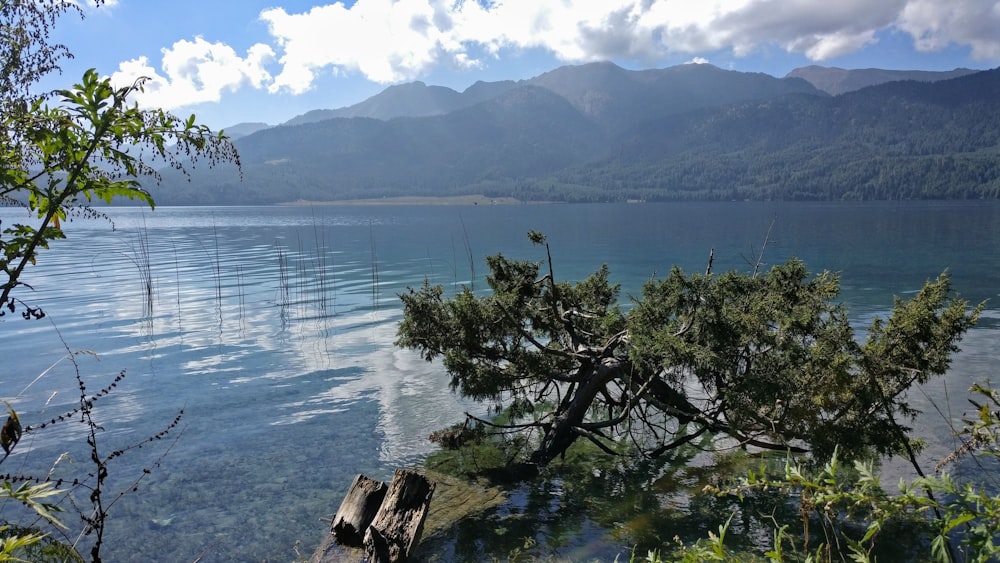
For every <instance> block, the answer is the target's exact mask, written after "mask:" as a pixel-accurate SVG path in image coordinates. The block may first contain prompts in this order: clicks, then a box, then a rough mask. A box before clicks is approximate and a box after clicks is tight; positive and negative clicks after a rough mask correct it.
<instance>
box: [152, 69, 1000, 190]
mask: <svg viewBox="0 0 1000 563" xmlns="http://www.w3.org/2000/svg"><path fill="white" fill-rule="evenodd" d="M446 90H447V89H443V90H432V89H430V87H427V86H426V85H423V84H422V83H411V85H409V86H405V87H397V88H394V89H387V91H388V92H389V93H390V96H389V97H386V98H383V99H382V100H381V101H380V102H385V101H387V100H388V101H392V100H395V101H396V103H394V104H388V105H386V104H382V105H379V106H378V107H388V108H393V109H392V111H394V112H396V113H399V112H400V111H401V109H400V108H409V109H408V110H407V111H416V110H419V111H429V109H428V108H430V109H434V108H436V109H434V111H435V112H436V113H433V114H432V115H422V116H405V115H397V116H396V117H392V118H390V119H377V118H373V117H340V118H333V119H326V120H321V121H314V122H306V123H300V124H285V125H281V126H277V127H273V128H269V129H263V130H260V131H257V132H255V133H253V134H250V135H247V136H246V137H241V138H239V139H236V140H235V143H236V145H237V148H238V149H239V151H240V154H241V161H242V163H243V181H242V183H239V182H238V181H236V180H235V179H234V177H235V174H234V173H233V171H232V170H230V171H228V172H227V171H226V170H216V171H199V172H198V173H197V174H196V175H195V177H193V178H192V181H191V182H190V183H182V182H179V181H177V179H176V178H173V177H171V175H170V174H169V173H167V174H165V176H164V185H163V186H162V188H157V189H156V190H155V194H154V195H155V196H156V197H157V201H159V202H161V203H166V204H171V203H174V204H183V203H248V204H259V203H276V202H281V201H297V200H311V201H317V200H338V199H370V198H381V197H392V196H429V195H436V196H441V195H445V196H447V195H467V194H483V195H487V196H491V197H515V198H518V199H522V200H547V201H549V200H560V201H619V200H624V199H642V200H677V199H814V200H823V199H871V198H874V199H900V198H921V197H963V198H964V197H998V195H1000V158H998V157H1000V140H998V139H997V135H998V134H997V133H996V132H997V131H1000V117H997V116H1000V101H997V100H1000V70H993V71H981V72H977V73H973V74H966V75H963V76H959V77H957V78H951V79H944V80H939V81H934V82H917V81H912V80H909V81H898V82H886V83H882V84H879V85H874V86H868V87H865V88H862V89H859V90H855V91H852V92H849V93H845V94H841V95H838V96H831V95H830V94H828V93H826V92H824V91H821V90H819V89H817V88H816V87H815V86H813V85H812V84H811V83H809V82H807V81H806V80H805V79H802V78H799V77H791V78H782V79H778V78H775V77H771V76H769V75H765V74H759V73H739V72H735V71H728V70H723V69H719V68H717V67H711V66H705V65H682V66H680V67H669V68H667V69H651V70H648V71H632V70H626V69H622V68H621V67H617V66H616V65H612V64H607V63H593V64H588V65H579V66H572V67H561V68H559V69H554V70H553V71H551V72H549V73H544V74H542V75H539V76H537V77H535V78H533V79H531V80H524V81H517V82H505V83H500V84H497V83H477V84H475V85H473V86H470V87H469V88H467V89H466V90H465V91H464V92H463V93H458V92H455V91H453V90H452V91H450V92H452V94H449V93H447V91H446ZM407 92H410V93H413V92H417V93H418V94H417V96H416V97H413V98H411V99H410V101H409V102H407V101H406V100H403V99H401V97H400V93H403V94H405V93H407ZM427 94H430V95H427ZM405 97H406V96H402V98H405ZM435 104H437V105H435ZM442 104H443V105H442ZM448 104H453V105H457V106H459V107H457V109H451V110H450V111H444V110H446V109H449V108H450V107H451V106H448ZM368 107H369V108H371V107H376V105H375V104H370V105H369V106H368ZM414 108H415V109H414ZM404 113H405V112H404Z"/></svg>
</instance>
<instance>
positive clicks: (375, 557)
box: [365, 469, 434, 563]
mask: <svg viewBox="0 0 1000 563" xmlns="http://www.w3.org/2000/svg"><path fill="white" fill-rule="evenodd" d="M433 495H434V484H433V483H431V482H430V481H428V480H427V479H426V478H425V477H424V476H423V475H420V474H417V473H413V472H410V471H406V470H405V469H397V470H396V473H395V475H393V477H392V483H390V484H389V491H388V492H387V493H386V495H385V500H384V501H382V507H381V508H380V509H379V511H378V514H376V515H375V520H374V521H373V522H372V523H371V526H369V527H368V531H366V532H365V552H366V553H367V554H368V556H369V557H370V558H371V559H372V561H377V562H380V563H381V562H383V561H385V562H389V563H395V562H397V561H405V560H406V558H407V557H409V555H410V553H411V552H412V551H413V548H414V547H415V546H416V545H417V542H418V541H420V533H421V532H422V531H423V527H424V520H425V519H426V518H427V510H428V507H429V506H430V504H431V496H433Z"/></svg>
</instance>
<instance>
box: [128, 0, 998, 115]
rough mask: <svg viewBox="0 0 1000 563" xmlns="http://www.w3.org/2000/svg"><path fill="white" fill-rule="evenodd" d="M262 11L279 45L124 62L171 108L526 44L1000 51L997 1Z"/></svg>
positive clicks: (205, 46) (694, 50) (449, 0)
mask: <svg viewBox="0 0 1000 563" xmlns="http://www.w3.org/2000/svg"><path fill="white" fill-rule="evenodd" d="M259 19H260V21H262V22H263V23H264V24H266V26H267V29H268V31H269V33H270V35H271V37H272V38H273V49H272V48H271V47H267V46H264V45H262V44H259V45H255V46H254V47H253V48H251V49H250V50H249V51H248V52H247V55H246V56H245V57H240V56H238V55H236V53H235V52H234V51H233V50H232V49H231V48H229V47H228V46H226V45H224V44H221V43H208V42H206V41H205V40H203V39H201V38H197V39H195V40H194V41H178V42H177V43H175V44H174V45H173V47H171V48H170V49H167V50H164V58H163V62H162V65H161V69H162V75H161V74H160V73H158V72H157V71H156V70H153V69H151V68H150V67H149V64H148V61H147V60H146V59H142V58H140V59H136V60H132V61H128V62H126V63H122V69H121V70H120V74H123V75H128V74H129V73H131V75H134V74H135V73H136V72H139V71H140V70H141V71H142V72H143V73H145V74H149V75H151V76H153V78H154V81H153V82H151V83H150V91H151V92H150V94H149V96H150V97H153V96H154V95H156V96H160V97H161V99H162V100H165V101H163V102H160V103H161V104H162V105H165V106H167V107H174V106H175V105H176V103H177V102H178V101H184V102H185V103H193V102H195V101H210V100H217V99H219V96H220V93H221V92H222V91H224V90H226V89H235V88H238V87H241V86H246V85H249V86H252V87H254V88H265V87H266V88H267V89H268V90H269V91H271V92H290V93H292V94H300V93H303V92H306V91H308V90H309V89H311V88H312V87H313V85H314V84H315V81H316V79H317V78H318V77H319V76H321V75H322V74H324V73H332V74H358V75H361V76H364V77H365V78H367V79H368V80H371V81H374V82H378V83H392V82H399V81H403V80H411V79H415V78H417V77H419V76H421V75H422V74H425V73H427V72H428V71H429V70H430V69H432V68H434V67H437V66H441V65H446V66H451V67H453V68H476V67H481V66H484V65H486V64H489V62H490V60H493V59H496V58H499V57H500V56H502V55H506V54H508V52H509V51H515V52H517V51H523V50H528V49H541V50H545V51H548V52H550V53H552V54H553V55H554V56H555V57H556V58H558V59H560V60H562V61H565V62H586V61H594V60H609V59H610V60H616V59H617V60H622V59H626V60H633V61H644V62H648V63H651V64H658V63H661V62H662V61H664V60H679V59H680V58H683V59H692V60H694V59H696V58H698V57H707V56H716V55H717V53H719V52H728V53H731V54H732V55H733V56H736V57H744V56H748V55H751V54H754V53H756V52H758V51H761V50H764V49H767V48H773V47H777V48H780V49H783V50H786V51H788V52H791V53H801V54H803V55H805V56H806V57H808V58H810V59H812V60H815V61H825V60H830V59H833V58H836V57H838V56H842V55H845V54H849V53H852V52H855V51H857V50H859V49H863V48H864V47H866V46H868V45H870V44H872V43H874V42H876V41H878V37H879V34H880V33H885V32H893V31H897V32H903V33H906V34H909V35H910V36H911V37H912V38H913V42H914V46H915V48H917V49H919V50H923V51H934V50H939V49H942V48H945V47H948V46H952V45H958V46H967V47H968V48H969V49H970V50H971V52H972V54H973V55H974V56H975V57H978V58H980V59H983V60H1000V33H997V30H1000V0H954V1H953V0H949V1H941V0H878V1H877V2H872V1H871V0H697V1H693V0H600V1H598V0H356V1H355V2H353V3H352V4H351V5H350V6H348V5H346V4H345V3H343V2H336V3H332V4H326V5H319V6H315V7H313V8H311V9H309V10H308V11H305V12H301V13H295V12H289V11H288V10H286V9H285V8H282V7H276V8H269V9H266V10H264V11H262V12H260V14H259ZM272 57H274V58H273V59H272ZM272 63H274V66H269V67H267V68H265V65H266V64H272ZM268 68H270V69H271V70H273V73H274V74H273V78H272V75H271V74H269V72H268ZM151 103H152V102H151Z"/></svg>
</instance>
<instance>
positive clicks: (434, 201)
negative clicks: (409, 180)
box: [275, 195, 559, 207]
mask: <svg viewBox="0 0 1000 563" xmlns="http://www.w3.org/2000/svg"><path fill="white" fill-rule="evenodd" d="M549 203H559V202H549V201H523V200H519V199H515V198H512V197H487V196H484V195H457V196H398V197H382V198H372V199H334V200H308V199H297V200H295V201H285V202H281V203H276V204H275V205H277V206H287V207H290V206H300V205H315V206H334V205H358V206H360V205H540V204H549Z"/></svg>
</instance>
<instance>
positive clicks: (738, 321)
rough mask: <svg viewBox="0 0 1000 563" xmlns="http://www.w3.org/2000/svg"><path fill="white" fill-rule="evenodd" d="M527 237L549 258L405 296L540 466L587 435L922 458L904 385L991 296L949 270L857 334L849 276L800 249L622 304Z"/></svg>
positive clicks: (448, 362)
mask: <svg viewBox="0 0 1000 563" xmlns="http://www.w3.org/2000/svg"><path fill="white" fill-rule="evenodd" d="M529 238H530V239H531V241H532V242H533V243H535V244H536V245H543V246H544V248H545V249H546V261H545V262H530V261H519V260H510V259H508V258H506V257H504V256H502V255H497V256H491V257H488V258H487V263H488V265H489V268H490V273H489V275H488V276H487V282H488V284H489V287H490V292H489V293H488V294H485V295H477V294H476V293H475V292H474V291H473V290H472V289H471V288H469V287H466V288H464V289H463V290H462V291H460V292H459V293H458V294H457V295H455V296H453V297H446V296H445V294H444V288H443V287H441V286H431V285H429V284H428V283H425V284H424V285H423V286H422V287H420V288H417V289H412V288H411V289H410V290H409V292H408V293H406V294H404V295H402V296H401V298H402V301H403V306H404V318H403V320H402V322H401V323H400V325H399V333H398V340H397V344H398V345H399V346H402V347H406V348H411V349H414V350H417V351H418V352H419V353H420V354H421V355H422V356H423V357H424V358H425V359H426V360H428V361H431V360H434V359H437V358H441V359H442V360H443V364H444V368H445V369H446V370H447V371H448V373H449V374H450V375H451V386H452V388H453V389H455V390H456V391H458V392H460V393H461V394H462V395H464V396H467V397H470V398H473V399H476V400H479V401H483V402H485V403H487V404H489V405H492V406H493V407H494V409H495V411H496V412H501V411H503V412H505V413H506V415H507V416H508V417H509V420H508V421H507V422H504V423H497V422H491V421H486V420H482V419H474V420H472V422H473V424H471V426H479V427H481V428H486V429H488V431H489V432H493V433H507V434H519V435H522V436H523V437H524V443H525V444H526V451H525V452H524V454H523V455H522V456H521V460H520V461H525V462H528V463H530V464H533V465H536V466H545V465H546V464H548V463H550V462H551V461H552V460H554V459H555V458H557V457H559V456H561V455H563V454H564V453H565V452H566V450H567V448H568V447H569V446H570V445H571V444H573V443H574V442H575V441H576V440H577V439H578V438H584V439H586V440H589V441H590V442H592V443H593V444H595V445H596V446H597V447H599V448H601V449H602V450H603V451H605V452H607V453H609V454H620V453H623V452H625V451H626V450H638V451H639V452H640V453H641V454H642V455H646V456H652V457H656V456H659V455H662V454H664V453H665V452H668V451H671V450H673V449H676V448H678V447H680V446H683V445H685V444H689V443H691V442H693V441H696V440H700V439H701V438H703V437H705V436H714V437H718V438H725V440H722V439H717V440H715V441H714V443H715V444H719V445H725V446H726V447H733V446H734V445H740V446H745V447H755V448H763V449H770V450H778V451H793V452H800V453H801V452H811V453H812V454H813V456H814V458H815V459H817V460H828V459H830V457H831V456H832V454H833V452H834V449H835V448H837V447H840V455H841V458H842V459H846V460H849V461H852V460H855V459H861V458H863V457H865V456H868V455H871V454H880V455H886V454H888V455H903V456H906V457H908V458H909V459H911V461H915V457H914V456H915V452H916V451H917V449H918V444H917V443H915V442H913V441H912V439H911V437H910V436H909V434H908V431H909V428H908V427H907V426H906V425H907V424H908V423H909V422H910V421H912V419H913V417H915V416H916V414H917V412H916V411H915V410H914V409H913V408H912V407H911V406H910V404H909V403H908V402H907V399H906V393H907V391H908V390H909V389H911V388H912V387H913V386H914V385H917V384H922V383H924V382H926V381H928V380H929V379H930V378H932V377H934V376H938V375H941V374H943V373H944V372H945V371H946V370H947V368H948V366H949V363H950V357H951V354H952V352H954V351H956V350H957V343H958V341H959V339H960V338H961V336H962V335H963V334H964V333H965V331H966V330H968V329H969V328H970V327H971V326H972V325H973V324H974V323H975V321H976V320H977V318H978V316H979V313H980V311H981V307H982V306H980V307H977V308H973V309H971V310H970V309H969V307H968V305H967V303H966V302H965V301H963V300H961V299H958V298H956V297H955V296H954V295H952V291H951V285H950V281H949V278H948V276H947V274H942V275H941V276H940V277H939V278H938V279H936V280H933V281H930V282H927V283H926V284H925V285H924V287H923V288H922V289H921V290H920V291H919V292H918V293H916V294H915V295H914V296H913V297H912V298H911V299H909V300H902V299H897V300H896V303H895V306H894V308H893V312H892V314H891V316H890V317H889V318H888V319H878V318H877V319H875V320H874V321H873V322H872V324H871V325H870V326H869V327H868V329H867V331H866V332H867V339H866V341H865V342H864V343H860V342H858V341H857V340H856V338H855V333H854V330H853V328H852V327H851V326H850V324H849V322H848V316H847V311H846V310H845V308H844V307H843V306H842V305H841V304H839V303H837V302H836V299H837V297H838V295H839V290H840V288H839V280H838V278H837V276H836V275H834V274H830V273H828V272H824V273H821V274H819V275H816V276H811V275H810V274H809V272H808V271H807V269H806V267H805V265H804V264H802V263H801V262H800V261H798V260H794V259H793V260H790V261H789V262H787V263H785V264H781V265H778V266H775V267H773V268H771V269H770V270H768V271H764V272H761V271H758V268H756V267H755V268H754V270H753V271H752V272H745V273H743V272H726V273H723V274H715V273H714V272H712V269H711V259H710V260H709V266H708V269H707V271H706V273H704V274H687V273H685V272H683V271H681V270H680V269H679V268H676V267H675V268H673V269H672V270H671V272H670V274H669V275H668V276H667V277H666V278H663V279H654V280H650V281H649V282H647V283H646V284H645V286H644V287H643V289H642V293H641V296H640V297H638V298H635V299H634V300H633V304H632V308H631V309H629V310H628V311H627V312H626V311H623V310H622V309H621V308H620V307H619V304H618V286H617V285H616V284H612V283H611V282H610V279H609V272H608V270H607V268H605V267H602V268H601V269H599V270H598V271H597V272H595V273H594V274H592V275H591V276H590V277H588V278H587V279H585V280H583V281H581V282H578V283H566V282H560V281H557V278H556V274H555V269H554V266H553V261H552V257H551V253H549V251H548V245H547V244H546V243H545V239H544V237H543V236H542V235H541V234H539V233H529ZM470 418H473V417H470ZM469 426H470V425H469V424H466V425H463V426H462V427H461V428H459V429H456V430H455V431H454V432H453V435H451V436H450V437H451V439H453V440H454V441H458V442H461V440H462V431H463V430H464V429H467V428H468V427H469Z"/></svg>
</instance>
